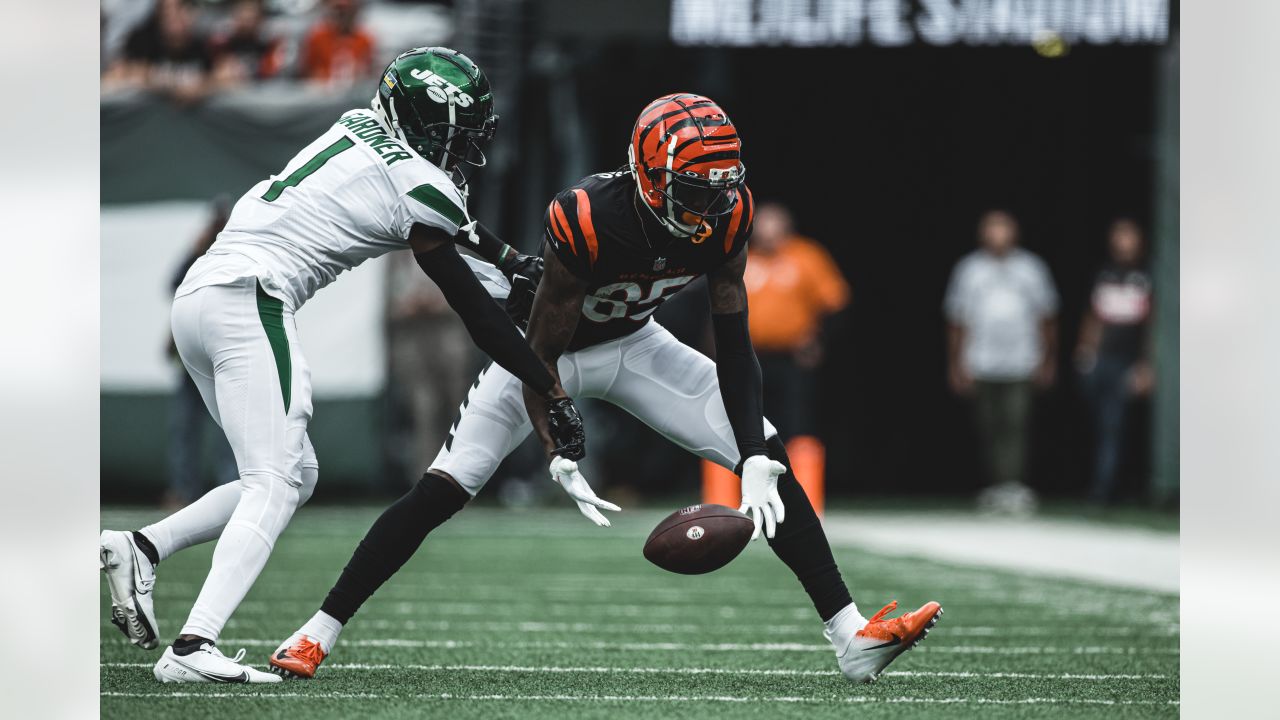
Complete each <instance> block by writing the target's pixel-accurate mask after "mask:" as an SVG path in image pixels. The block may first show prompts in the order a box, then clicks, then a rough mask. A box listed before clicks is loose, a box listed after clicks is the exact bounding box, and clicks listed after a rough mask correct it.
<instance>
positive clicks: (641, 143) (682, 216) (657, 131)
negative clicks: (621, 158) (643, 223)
mask: <svg viewBox="0 0 1280 720" xmlns="http://www.w3.org/2000/svg"><path fill="white" fill-rule="evenodd" d="M741 147H742V143H741V141H740V140H739V139H738V134H737V130H736V129H735V128H734V126H733V123H732V122H730V120H729V118H728V116H727V115H726V114H725V112H724V111H723V110H722V109H720V107H719V106H718V105H716V104H715V103H714V102H712V101H711V100H710V99H708V98H706V97H703V96H701V95H691V94H688V93H676V94H673V95H666V96H663V97H661V98H658V99H657V100H655V101H653V102H652V103H650V104H649V106H648V107H646V108H645V109H644V111H643V112H642V113H640V118H639V119H638V120H637V121H636V125H635V128H634V129H633V130H632V133H631V144H630V146H629V147H628V148H627V155H628V159H629V165H630V168H631V173H632V176H633V177H634V178H635V181H636V187H637V190H638V191H639V194H640V198H641V200H642V201H643V202H644V204H645V205H646V206H648V208H649V210H650V212H652V213H653V215H654V217H655V218H657V220H658V222H659V223H661V224H662V225H663V227H665V228H666V229H667V231H668V232H670V233H671V234H672V235H675V236H677V237H690V236H694V235H699V234H700V233H702V232H704V231H705V230H706V229H707V228H708V227H709V226H710V225H711V224H712V223H714V222H715V220H716V218H720V217H724V216H726V215H729V214H731V213H732V212H733V211H734V208H735V207H736V206H737V203H738V191H739V188H740V187H742V183H743V180H744V178H745V177H746V167H745V166H744V165H743V164H742V161H741Z"/></svg>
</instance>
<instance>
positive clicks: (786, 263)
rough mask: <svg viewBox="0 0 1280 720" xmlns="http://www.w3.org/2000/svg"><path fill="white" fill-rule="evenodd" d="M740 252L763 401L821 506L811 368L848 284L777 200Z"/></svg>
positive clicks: (759, 215) (820, 452) (820, 454)
mask: <svg viewBox="0 0 1280 720" xmlns="http://www.w3.org/2000/svg"><path fill="white" fill-rule="evenodd" d="M747 253H748V254H747V269H746V274H745V276H744V284H745V285H746V288H747V303H748V305H749V306H750V307H751V313H750V315H749V316H748V321H749V324H750V331H751V341H752V344H753V345H755V348H756V357H758V358H759V360H760V372H761V377H762V378H763V380H764V406H765V407H767V408H768V409H769V419H770V420H772V421H773V422H774V424H775V426H776V427H777V428H778V434H779V435H780V436H781V437H782V440H783V441H784V442H785V443H786V445H787V455H788V456H789V457H790V458H791V463H792V464H793V465H795V466H796V468H797V470H796V477H797V478H804V480H802V481H801V484H802V485H803V486H804V489H805V492H806V493H807V494H808V496H809V500H810V502H812V503H813V505H814V508H815V509H816V510H818V511H819V512H821V511H822V498H823V494H824V493H823V484H824V476H825V465H826V449H825V448H824V447H823V445H822V442H821V441H820V440H819V439H818V437H817V424H816V407H815V406H816V404H817V402H816V393H815V388H816V386H817V384H816V382H815V374H816V371H817V369H818V367H819V366H820V365H821V364H822V359H823V340H824V338H825V337H826V336H829V335H830V332H829V328H828V327H827V326H828V325H829V324H830V320H831V319H832V318H833V317H835V316H836V314H837V313H839V312H840V311H841V310H843V309H844V308H845V307H847V306H848V304H849V284H848V283H847V282H845V279H844V276H843V275H842V274H841V273H840V269H839V268H838V267H836V264H835V262H834V261H833V260H832V259H831V255H830V253H828V252H827V251H826V249H825V248H823V247H822V245H820V244H818V243H817V242H815V241H814V240H812V239H810V238H807V237H803V236H801V235H797V234H796V232H795V227H794V225H793V222H792V218H791V213H790V211H788V210H787V208H785V207H783V206H782V205H780V204H778V203H762V204H761V205H760V206H759V208H758V209H757V210H756V213H755V230H754V232H753V233H752V235H751V242H750V244H749V245H748V246H747ZM708 470H709V469H708ZM709 482H710V480H709ZM709 501H710V500H709Z"/></svg>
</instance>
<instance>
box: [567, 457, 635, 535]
mask: <svg viewBox="0 0 1280 720" xmlns="http://www.w3.org/2000/svg"><path fill="white" fill-rule="evenodd" d="M551 479H552V480H555V481H556V482H557V483H559V485H560V487H562V488H564V491H565V492H567V493H569V497H571V498H573V501H574V502H576V503H578V510H580V511H582V514H583V515H586V516H587V519H588V520H590V521H591V522H593V523H595V524H596V525H599V526H600V527H609V520H608V518H606V517H605V516H604V515H601V514H600V511H599V510H597V509H596V508H604V509H605V510H612V511H614V512H621V511H622V508H620V507H618V506H617V505H614V504H613V503H611V502H608V501H606V500H601V499H600V498H598V497H596V493H595V491H594V490H592V489H591V486H590V485H588V484H587V479H586V478H584V477H582V473H580V472H578V463H576V462H574V461H572V460H566V459H564V458H562V457H560V456H559V455H556V456H555V457H553V458H551Z"/></svg>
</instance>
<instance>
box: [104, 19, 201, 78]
mask: <svg viewBox="0 0 1280 720" xmlns="http://www.w3.org/2000/svg"><path fill="white" fill-rule="evenodd" d="M211 68H212V59H211V58H210V56H209V52H208V47H207V45H206V43H205V40H204V38H202V37H200V35H199V34H198V33H197V32H196V30H195V18H194V17H193V15H192V10H191V8H190V6H188V5H187V3H186V2H184V0H156V5H155V9H154V10H153V11H152V13H151V15H150V16H149V17H148V18H147V19H146V20H145V21H143V22H142V24H140V25H139V26H138V27H136V28H134V29H133V31H132V32H130V33H129V35H128V38H127V39H126V40H125V45H124V56H123V57H122V58H120V59H119V60H117V61H115V62H114V63H112V64H111V66H110V67H109V68H108V70H107V73H106V75H105V76H103V78H102V86H103V89H104V90H110V89H114V88H128V87H135V88H143V89H146V90H151V91H153V92H158V93H161V94H164V95H167V96H168V97H170V98H172V99H174V100H175V101H177V102H179V103H182V104H188V103H193V102H196V101H198V100H200V99H201V98H203V97H204V96H205V94H206V92H207V91H208V89H209V82H208V80H209V71H210V69H211Z"/></svg>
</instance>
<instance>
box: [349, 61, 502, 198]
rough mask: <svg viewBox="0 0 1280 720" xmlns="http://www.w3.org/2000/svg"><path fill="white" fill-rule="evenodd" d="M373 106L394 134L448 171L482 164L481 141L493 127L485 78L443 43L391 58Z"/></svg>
mask: <svg viewBox="0 0 1280 720" xmlns="http://www.w3.org/2000/svg"><path fill="white" fill-rule="evenodd" d="M372 105H373V109H374V111H375V112H377V113H378V114H379V115H380V116H381V117H382V121H383V122H385V123H386V124H387V126H388V127H390V128H391V129H392V130H393V131H394V132H395V134H396V136H397V137H398V138H400V139H401V140H403V141H404V142H405V143H406V144H407V145H409V146H410V147H412V148H413V150H414V152H416V153H418V154H419V155H421V156H422V157H423V158H424V159H426V161H427V162H429V163H431V164H432V165H435V166H437V167H439V168H440V169H441V170H444V171H445V172H448V173H452V172H453V171H454V170H459V171H460V167H459V166H460V165H462V164H466V165H472V166H475V167H480V166H482V165H484V164H485V157H484V148H483V145H484V144H485V143H487V142H488V141H489V140H492V139H493V135H494V133H495V132H496V131H497V129H498V116H497V115H495V114H494V112H493V91H492V90H491V89H490V88H489V79H488V78H487V77H485V75H484V72H482V71H481V70H480V68H479V67H478V66H477V65H476V64H475V63H473V62H471V59H470V58H468V57H467V56H466V55H463V54H462V53H460V52H458V51H457V50H450V49H449V48H444V47H421V48H414V49H412V50H409V51H408V52H405V53H402V54H401V55H400V56H399V57H397V58H396V59H395V60H392V61H391V64H390V65H388V66H387V69H386V70H385V71H384V72H383V73H382V80H381V81H380V82H379V84H378V94H377V95H374V96H373V103H372ZM460 174H461V172H460ZM463 179H465V177H464V178H463Z"/></svg>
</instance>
